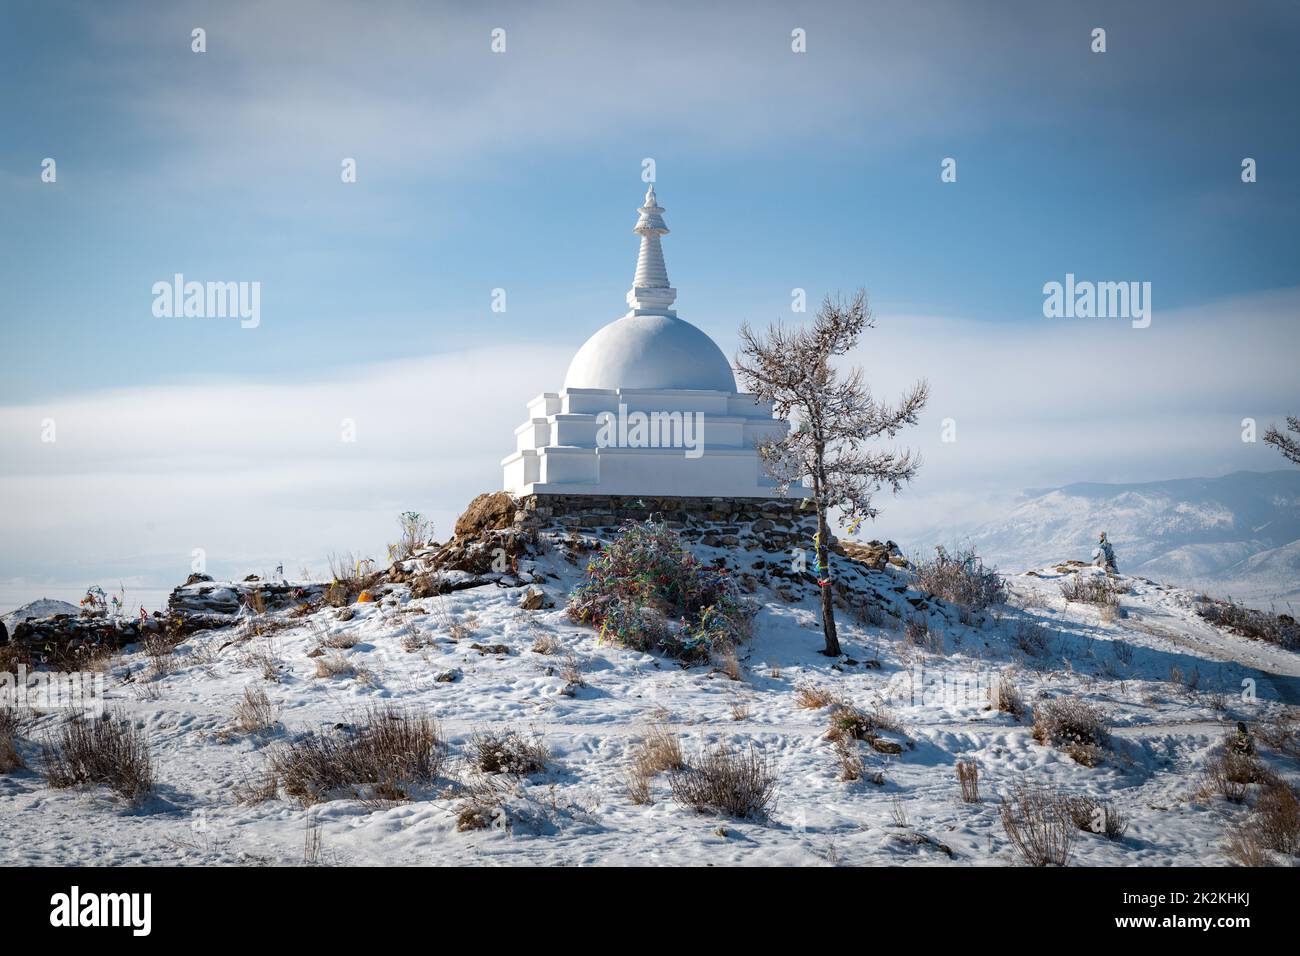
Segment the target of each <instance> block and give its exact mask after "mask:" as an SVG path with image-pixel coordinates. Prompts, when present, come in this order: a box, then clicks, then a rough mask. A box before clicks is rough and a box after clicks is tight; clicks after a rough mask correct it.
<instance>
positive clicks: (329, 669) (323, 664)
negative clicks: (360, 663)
mask: <svg viewBox="0 0 1300 956" xmlns="http://www.w3.org/2000/svg"><path fill="white" fill-rule="evenodd" d="M356 672H357V669H356V668H355V667H353V666H352V664H350V663H349V662H348V660H347V658H345V657H343V656H342V655H340V654H326V655H325V656H323V657H318V658H316V676H317V677H352V676H353V675H355V674H356Z"/></svg>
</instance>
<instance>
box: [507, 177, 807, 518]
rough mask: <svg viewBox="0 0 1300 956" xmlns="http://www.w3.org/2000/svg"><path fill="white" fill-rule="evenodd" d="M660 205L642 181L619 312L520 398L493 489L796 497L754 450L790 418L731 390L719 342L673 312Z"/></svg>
mask: <svg viewBox="0 0 1300 956" xmlns="http://www.w3.org/2000/svg"><path fill="white" fill-rule="evenodd" d="M663 213H664V208H663V207H662V206H660V205H659V200H658V198H657V197H656V196H655V190H654V186H651V187H650V188H649V189H647V190H646V194H645V202H644V204H643V205H642V206H641V208H640V209H638V210H637V221H636V227H635V228H634V229H633V231H634V232H635V233H636V234H637V235H638V236H640V237H641V249H640V252H639V253H638V255H637V260H636V273H635V274H634V275H633V277H632V288H631V290H630V291H629V292H628V294H627V304H628V305H629V306H630V310H629V311H628V313H627V315H625V316H623V318H621V319H619V320H617V321H615V322H611V323H609V324H608V325H606V326H605V327H604V328H602V329H600V330H599V331H597V332H596V334H595V335H593V336H592V337H591V338H589V339H587V341H586V342H585V343H584V344H583V346H582V348H580V349H578V352H577V354H576V355H574V357H573V361H572V362H570V363H569V372H568V374H567V375H566V376H565V379H564V387H563V388H562V389H560V391H558V392H543V393H542V394H541V395H538V396H537V397H536V398H534V399H533V400H532V401H531V402H529V403H528V418H527V420H526V421H525V422H524V423H523V424H522V425H520V426H519V427H518V428H516V429H515V450H514V452H513V453H512V454H510V455H507V456H506V457H505V458H503V459H502V460H501V469H502V487H504V488H505V490H506V491H508V492H510V494H512V495H514V496H515V497H517V498H527V497H529V496H554V495H558V496H570V495H605V496H608V495H616V496H623V495H627V496H635V497H637V498H640V497H642V496H645V495H651V496H654V497H656V498H659V499H664V498H731V499H735V500H740V499H751V498H752V499H768V498H774V497H792V498H803V497H806V496H807V494H808V491H807V489H805V488H802V487H799V486H795V487H791V488H789V489H782V488H781V487H780V485H779V484H778V482H777V479H776V478H774V477H773V476H772V475H770V474H768V472H767V469H766V467H765V464H764V462H763V460H762V458H761V457H760V456H759V452H758V449H759V447H760V446H762V445H763V444H764V443H766V442H769V441H771V440H774V439H779V438H781V437H783V436H785V435H787V434H789V431H790V424H789V422H786V421H783V420H782V419H780V418H775V417H774V416H773V410H772V403H771V402H769V401H761V400H760V399H759V398H758V396H757V395H750V394H746V393H742V392H740V391H738V390H737V389H736V376H735V375H733V374H732V371H731V364H730V363H729V362H728V361H727V357H726V356H725V355H723V354H722V349H720V348H718V346H717V344H716V343H714V341H713V339H711V338H709V337H708V335H706V334H705V333H704V332H701V331H700V330H699V329H697V328H696V327H695V326H693V325H691V323H689V322H686V321H683V320H682V319H679V318H678V317H677V313H676V312H675V311H674V310H673V307H672V306H673V303H674V302H675V301H676V300H677V290H676V289H674V288H673V287H672V285H671V284H670V283H669V281H668V268H667V266H665V265H664V251H663V246H662V244H661V243H660V240H661V239H662V238H663V237H664V236H665V235H667V233H668V225H667V223H665V222H664V217H663ZM539 500H540V498H539ZM534 504H536V501H534ZM545 507H547V508H549V507H550V505H547V506H545ZM637 507H641V506H640V505H638V506H637ZM538 510H539V511H540V510H541V509H540V508H539V509H538Z"/></svg>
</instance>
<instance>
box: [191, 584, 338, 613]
mask: <svg viewBox="0 0 1300 956" xmlns="http://www.w3.org/2000/svg"><path fill="white" fill-rule="evenodd" d="M325 587H326V586H325V585H324V584H313V583H309V582H296V583H295V582H291V581H280V582H270V581H238V582H233V581H213V580H212V579H211V578H209V577H208V576H207V575H190V578H189V581H188V582H186V583H185V584H182V585H180V586H179V587H177V588H175V589H174V590H173V591H172V593H171V595H170V596H169V597H168V598H167V610H168V611H169V612H170V613H172V614H238V613H239V612H240V610H241V609H242V608H244V607H251V608H253V609H254V610H266V611H283V610H287V609H289V608H295V607H300V606H301V605H303V604H315V603H317V602H319V601H320V600H321V599H322V598H323V596H324V593H325Z"/></svg>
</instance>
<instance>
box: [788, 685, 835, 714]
mask: <svg viewBox="0 0 1300 956" xmlns="http://www.w3.org/2000/svg"><path fill="white" fill-rule="evenodd" d="M794 695H795V696H794V699H795V703H796V704H798V705H799V706H800V707H802V708H804V709H805V710H820V709H821V708H823V707H827V706H829V705H831V704H833V703H835V695H834V694H833V693H831V692H830V691H829V690H827V689H826V688H825V687H818V686H816V685H815V684H800V685H799V686H798V687H796V688H795V691H794Z"/></svg>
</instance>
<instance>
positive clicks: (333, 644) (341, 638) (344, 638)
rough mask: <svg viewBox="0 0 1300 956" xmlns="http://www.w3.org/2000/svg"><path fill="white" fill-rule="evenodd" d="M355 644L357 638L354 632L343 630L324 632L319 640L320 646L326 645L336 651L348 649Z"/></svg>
mask: <svg viewBox="0 0 1300 956" xmlns="http://www.w3.org/2000/svg"><path fill="white" fill-rule="evenodd" d="M356 646H357V638H356V635H354V634H349V633H348V632H347V631H343V632H341V633H339V634H326V635H325V637H324V639H322V640H321V647H328V648H331V649H333V650H336V651H350V650H351V649H352V648H354V647H356Z"/></svg>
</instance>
